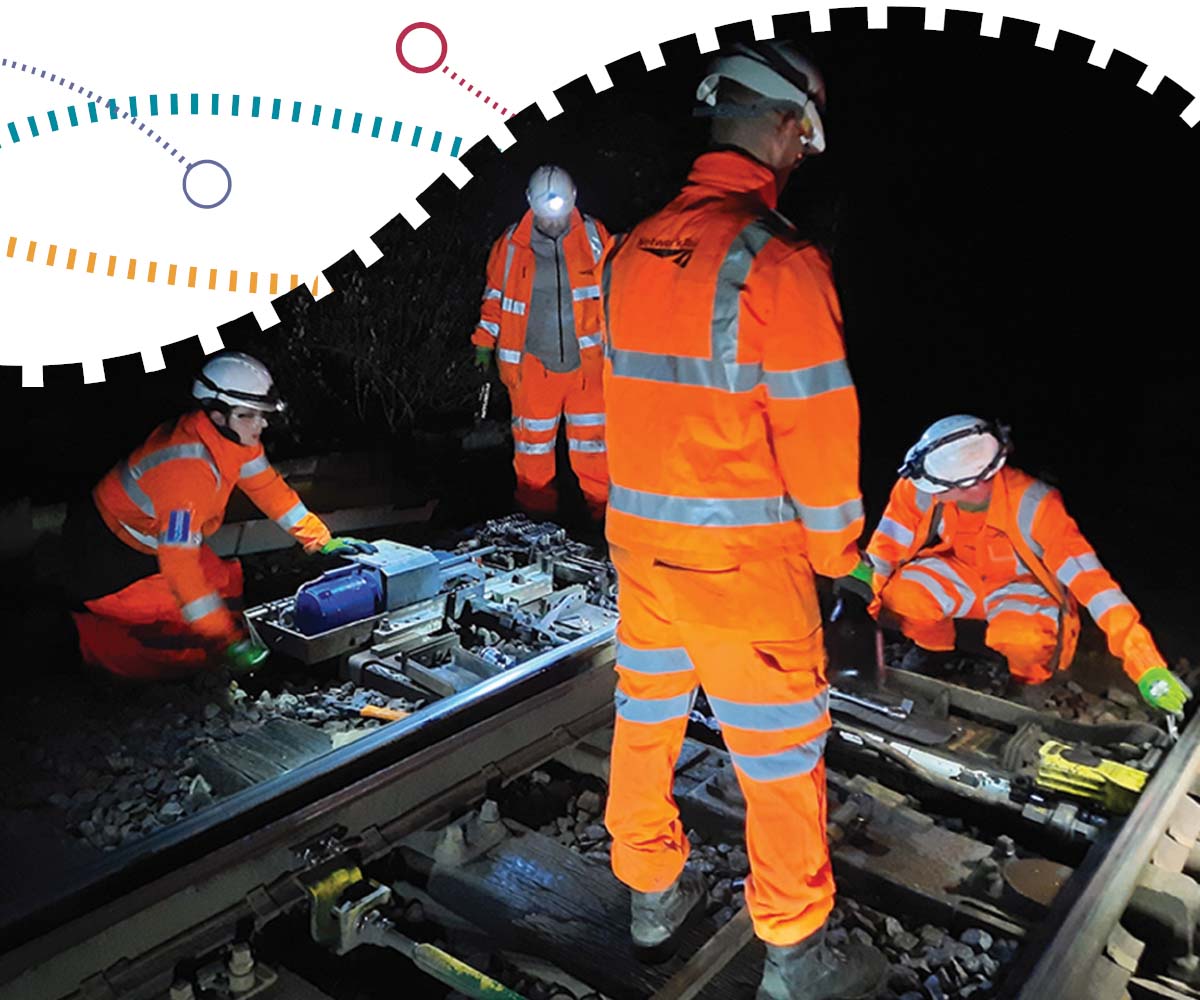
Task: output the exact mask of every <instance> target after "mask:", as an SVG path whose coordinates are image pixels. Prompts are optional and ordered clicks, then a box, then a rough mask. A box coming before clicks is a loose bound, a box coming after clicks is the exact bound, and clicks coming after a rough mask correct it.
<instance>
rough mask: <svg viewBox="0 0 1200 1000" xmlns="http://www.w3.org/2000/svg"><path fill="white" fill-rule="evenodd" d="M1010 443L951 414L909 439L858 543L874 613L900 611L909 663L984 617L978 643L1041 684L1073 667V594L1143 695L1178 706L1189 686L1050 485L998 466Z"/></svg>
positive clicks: (943, 648)
mask: <svg viewBox="0 0 1200 1000" xmlns="http://www.w3.org/2000/svg"><path fill="white" fill-rule="evenodd" d="M1010 448H1011V445H1010V442H1009V437H1008V431H1007V428H1005V427H1002V426H1000V425H998V424H995V423H991V422H989V421H986V420H981V419H980V418H979V417H972V416H966V415H958V416H953V417H945V418H943V419H942V420H938V421H937V422H936V423H934V424H932V425H931V426H930V427H929V428H928V429H927V430H926V431H925V433H924V434H922V435H921V439H920V440H919V441H918V442H917V443H916V444H915V445H914V446H913V447H912V448H910V449H909V451H908V454H907V455H906V456H905V459H904V465H903V466H901V468H900V476H901V478H900V480H899V481H898V482H897V483H896V485H895V487H894V488H893V489H892V494H891V498H890V499H889V501H888V505H887V509H886V510H885V511H884V514H883V518H882V519H881V520H880V522H879V526H878V527H877V528H876V529H875V534H874V535H873V536H872V538H871V542H870V544H869V545H868V546H867V554H868V558H869V560H870V563H871V566H872V569H873V570H874V590H875V592H876V594H877V597H876V599H875V602H874V604H873V605H872V611H873V612H875V613H878V612H879V610H880V609H881V608H882V609H883V610H884V611H888V612H891V613H892V615H894V616H895V617H897V618H899V621H900V629H901V631H902V632H903V633H904V634H905V635H906V636H908V637H909V638H910V639H912V640H913V642H915V643H916V644H917V647H918V651H917V654H916V656H914V657H912V658H911V660H910V664H909V665H914V666H918V667H919V666H921V665H923V664H922V662H920V661H923V663H924V664H929V663H930V661H931V660H936V659H938V654H945V653H947V652H950V651H953V649H954V644H955V629H954V621H955V619H964V618H970V619H977V620H980V621H984V622H986V623H987V631H986V635H985V642H986V643H987V645H988V646H989V647H990V648H991V649H994V650H996V651H997V652H998V653H1001V654H1003V655H1004V656H1005V657H1006V658H1007V660H1008V668H1009V671H1010V673H1011V674H1012V677H1013V679H1014V680H1016V681H1018V682H1020V683H1024V684H1040V683H1042V682H1044V681H1047V680H1049V679H1050V677H1051V676H1052V675H1053V673H1054V671H1055V670H1064V669H1066V668H1067V667H1069V666H1070V665H1071V659H1072V657H1073V656H1074V654H1075V643H1076V640H1077V638H1078V636H1079V605H1080V604H1082V605H1084V606H1085V607H1086V608H1087V609H1088V613H1089V614H1090V615H1091V616H1092V618H1093V619H1095V621H1096V624H1097V625H1099V626H1100V628H1101V629H1102V630H1103V631H1104V634H1105V635H1106V636H1107V638H1108V648H1109V650H1110V652H1111V653H1112V654H1113V655H1114V656H1116V657H1118V658H1119V659H1120V660H1121V661H1122V665H1123V666H1124V668H1125V673H1126V674H1128V675H1129V677H1130V679H1131V680H1133V682H1134V683H1135V684H1137V686H1138V690H1139V691H1141V694H1142V697H1143V698H1144V699H1145V700H1146V702H1148V703H1149V704H1150V705H1152V706H1153V707H1155V708H1159V709H1162V710H1163V711H1166V712H1178V711H1180V710H1181V709H1182V708H1183V705H1184V702H1186V701H1187V700H1188V698H1190V697H1191V691H1190V690H1188V688H1187V686H1186V685H1185V684H1184V683H1183V682H1182V681H1180V680H1179V679H1178V678H1177V677H1175V676H1174V675H1173V674H1172V673H1170V671H1168V670H1167V666H1166V661H1165V660H1164V659H1163V657H1162V654H1161V653H1160V652H1159V651H1158V648H1157V647H1156V646H1155V644H1154V640H1153V638H1151V636H1150V632H1149V631H1148V630H1147V629H1146V626H1145V625H1143V624H1142V623H1141V618H1140V616H1139V615H1138V612H1137V609H1136V608H1135V607H1134V606H1133V603H1132V602H1131V601H1130V600H1129V598H1128V597H1126V596H1125V594H1124V593H1122V591H1121V588H1120V587H1118V586H1117V583H1116V581H1114V580H1113V578H1112V577H1111V576H1110V575H1109V573H1108V571H1107V570H1106V569H1105V568H1104V566H1103V565H1101V563H1100V560H1099V559H1098V558H1097V557H1096V553H1095V552H1094V551H1093V549H1092V546H1091V545H1090V544H1088V541H1087V539H1086V538H1084V537H1083V534H1082V533H1081V532H1080V530H1079V527H1078V526H1077V525H1076V523H1075V521H1074V519H1073V518H1072V517H1071V516H1070V515H1069V514H1068V513H1067V510H1066V507H1065V506H1064V505H1063V499H1062V496H1061V495H1060V494H1059V492H1058V490H1055V489H1052V488H1051V487H1049V486H1047V485H1046V484H1045V483H1043V482H1040V481H1039V480H1037V479H1035V478H1033V477H1032V476H1030V475H1028V474H1026V473H1024V472H1021V471H1020V470H1019V469H1014V468H1013V467H1012V466H1011V465H1007V464H1006V462H1007V457H1008V454H1009V451H1010ZM921 651H924V652H921ZM931 654H932V655H931Z"/></svg>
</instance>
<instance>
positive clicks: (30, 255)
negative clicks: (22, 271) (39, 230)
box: [25, 240, 37, 264]
mask: <svg viewBox="0 0 1200 1000" xmlns="http://www.w3.org/2000/svg"><path fill="white" fill-rule="evenodd" d="M36 250H37V240H30V241H29V252H28V253H27V254H25V259H26V260H27V261H29V263H31V264H32V263H33V254H34V252H35V251H36Z"/></svg>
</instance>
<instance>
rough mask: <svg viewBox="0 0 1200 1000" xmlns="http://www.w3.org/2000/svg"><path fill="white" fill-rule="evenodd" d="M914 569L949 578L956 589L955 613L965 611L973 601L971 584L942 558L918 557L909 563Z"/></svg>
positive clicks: (973, 593) (973, 592) (973, 594)
mask: <svg viewBox="0 0 1200 1000" xmlns="http://www.w3.org/2000/svg"><path fill="white" fill-rule="evenodd" d="M909 565H910V566H912V567H913V568H914V569H923V570H925V571H926V572H928V573H940V574H941V575H942V576H944V577H947V578H949V580H950V583H951V584H952V585H953V587H954V589H955V590H956V591H958V600H959V604H958V607H956V608H955V609H954V611H955V613H956V614H957V613H958V612H959V611H967V610H968V609H969V608H970V607H971V605H972V604H974V603H975V591H974V590H973V589H972V587H971V585H970V584H969V583H967V581H966V580H964V579H963V578H962V577H961V576H959V575H958V574H957V573H956V572H955V571H954V570H953V569H952V568H951V566H950V564H949V563H947V562H945V561H944V560H942V559H937V558H934V559H918V560H917V561H916V562H913V563H910V564H909Z"/></svg>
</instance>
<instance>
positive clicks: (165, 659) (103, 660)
mask: <svg viewBox="0 0 1200 1000" xmlns="http://www.w3.org/2000/svg"><path fill="white" fill-rule="evenodd" d="M200 565H201V567H202V569H203V571H204V578H205V579H206V580H207V581H208V582H209V583H210V584H211V585H212V588H213V590H215V591H216V592H217V593H219V594H220V595H221V597H222V598H224V600H225V603H226V605H228V606H229V607H230V609H231V610H236V609H237V608H239V607H240V605H241V600H242V564H241V563H240V562H238V560H236V559H222V558H220V557H219V556H218V555H217V554H216V553H215V552H213V550H212V549H210V548H209V547H208V546H207V545H202V546H201V547H200ZM84 607H85V608H87V611H79V612H77V611H73V612H71V617H72V618H74V620H75V628H76V629H77V631H78V632H79V652H80V655H81V656H82V657H83V661H84V662H85V663H89V664H91V665H92V666H96V667H103V668H104V669H105V670H107V671H108V672H109V673H111V674H115V675H117V676H118V677H124V678H126V679H128V680H137V681H157V680H171V679H174V678H179V677H186V676H187V675H189V674H192V673H195V672H196V671H197V670H202V669H203V668H204V667H206V666H208V665H209V664H210V663H211V662H212V656H213V653H214V650H213V649H212V648H211V646H210V645H209V643H208V642H207V641H206V640H205V638H204V636H202V635H201V634H200V633H198V632H197V631H196V630H195V629H194V628H193V627H192V626H190V625H189V624H188V623H187V622H186V621H185V620H184V618H183V612H182V610H181V608H180V605H179V598H178V597H176V596H175V593H174V591H172V589H171V587H170V585H169V584H168V582H167V578H166V577H165V576H164V575H163V574H162V573H154V574H152V575H150V576H147V577H143V578H142V579H141V580H136V581H134V582H133V583H131V584H129V586H127V587H124V588H123V589H121V590H118V591H117V592H116V593H115V594H106V595H105V596H103V597H98V598H96V599H95V600H91V601H85V602H84Z"/></svg>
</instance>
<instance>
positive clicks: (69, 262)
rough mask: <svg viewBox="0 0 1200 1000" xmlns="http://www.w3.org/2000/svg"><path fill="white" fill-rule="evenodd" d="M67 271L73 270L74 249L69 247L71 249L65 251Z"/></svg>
mask: <svg viewBox="0 0 1200 1000" xmlns="http://www.w3.org/2000/svg"><path fill="white" fill-rule="evenodd" d="M67 270H68V271H74V270H75V248H74V247H71V249H70V250H68V251H67Z"/></svg>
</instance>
